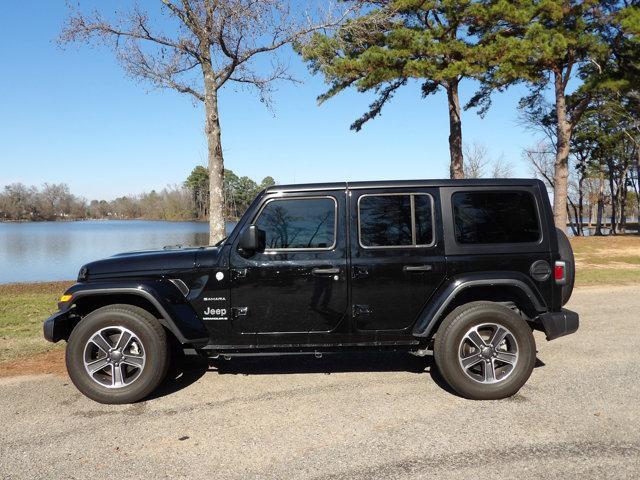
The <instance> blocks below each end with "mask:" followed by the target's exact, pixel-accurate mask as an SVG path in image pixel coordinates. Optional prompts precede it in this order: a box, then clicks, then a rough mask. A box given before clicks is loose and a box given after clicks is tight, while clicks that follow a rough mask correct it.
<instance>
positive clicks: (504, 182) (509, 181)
mask: <svg viewBox="0 0 640 480" xmlns="http://www.w3.org/2000/svg"><path fill="white" fill-rule="evenodd" d="M539 182H540V180H537V179H535V178H501V179H494V178H478V179H465V180H450V179H445V180H376V181H365V182H333V183H302V184H293V185H274V186H273V187H269V188H267V190H266V191H267V192H268V193H270V192H304V191H307V192H308V191H314V190H343V189H346V188H349V189H352V190H356V189H365V188H418V187H457V186H462V187H492V186H495V187H508V186H532V185H536V184H538V183H539Z"/></svg>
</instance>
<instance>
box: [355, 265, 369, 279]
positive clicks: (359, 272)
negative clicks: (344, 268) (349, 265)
mask: <svg viewBox="0 0 640 480" xmlns="http://www.w3.org/2000/svg"><path fill="white" fill-rule="evenodd" d="M368 276H369V270H368V269H367V267H363V266H358V265H356V266H354V267H353V269H352V270H351V277H352V278H365V277H368Z"/></svg>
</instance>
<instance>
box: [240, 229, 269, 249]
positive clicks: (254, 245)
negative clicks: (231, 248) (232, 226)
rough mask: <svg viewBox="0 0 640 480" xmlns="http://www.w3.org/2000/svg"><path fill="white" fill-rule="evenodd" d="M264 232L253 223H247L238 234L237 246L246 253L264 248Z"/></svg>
mask: <svg viewBox="0 0 640 480" xmlns="http://www.w3.org/2000/svg"><path fill="white" fill-rule="evenodd" d="M266 237H267V236H266V232H265V231H264V230H260V229H259V228H258V227H257V226H255V225H249V226H248V227H247V228H245V229H244V230H243V231H242V233H241V234H240V240H239V241H238V247H239V248H240V249H242V251H244V252H246V253H255V252H258V251H262V250H264V247H265V244H266Z"/></svg>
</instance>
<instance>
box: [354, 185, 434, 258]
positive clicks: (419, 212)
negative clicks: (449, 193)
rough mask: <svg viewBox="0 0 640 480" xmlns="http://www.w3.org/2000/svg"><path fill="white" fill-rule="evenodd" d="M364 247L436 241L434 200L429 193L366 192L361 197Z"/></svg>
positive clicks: (397, 245)
mask: <svg viewBox="0 0 640 480" xmlns="http://www.w3.org/2000/svg"><path fill="white" fill-rule="evenodd" d="M358 215H359V227H360V228H359V235H360V245H361V246H363V247H364V248H385V247H396V248H397V247H417V246H430V245H432V244H433V199H432V197H431V195H427V194H414V193H407V194H380V195H363V196H361V197H360V199H359V200H358Z"/></svg>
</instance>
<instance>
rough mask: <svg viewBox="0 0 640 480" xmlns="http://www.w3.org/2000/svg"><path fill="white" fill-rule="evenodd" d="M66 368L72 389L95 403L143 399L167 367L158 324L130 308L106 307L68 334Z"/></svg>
mask: <svg viewBox="0 0 640 480" xmlns="http://www.w3.org/2000/svg"><path fill="white" fill-rule="evenodd" d="M66 363H67V371H68V373H69V377H70V378H71V381H72V382H73V384H74V385H75V386H76V387H77V388H78V390H80V391H81V392H82V393H83V394H85V395H86V396H87V397H89V398H91V399H93V400H95V401H97V402H100V403H131V402H136V401H138V400H141V399H142V398H144V397H146V396H147V395H149V394H150V393H151V392H152V391H153V390H155V388H156V387H157V386H158V385H159V384H160V382H161V381H162V380H163V379H164V376H165V374H166V372H167V367H168V363H169V349H168V344H167V338H166V334H165V332H164V329H163V328H162V325H160V323H159V322H158V320H157V319H156V318H155V317H154V316H153V315H151V314H150V313H149V312H147V311H146V310H143V309H141V308H138V307H134V306H132V305H109V306H106V307H102V308H99V309H98V310H95V311H93V312H91V313H90V314H88V315H87V316H86V317H85V318H83V319H82V321H81V322H80V323H79V324H78V325H77V326H76V328H74V330H73V331H72V332H71V336H70V337H69V343H68V344H67V352H66Z"/></svg>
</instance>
